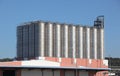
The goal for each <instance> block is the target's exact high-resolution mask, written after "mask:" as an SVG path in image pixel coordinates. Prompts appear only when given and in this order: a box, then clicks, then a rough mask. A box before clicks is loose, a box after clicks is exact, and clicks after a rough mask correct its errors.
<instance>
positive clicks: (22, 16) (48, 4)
mask: <svg viewBox="0 0 120 76" xmlns="http://www.w3.org/2000/svg"><path fill="white" fill-rule="evenodd" d="M99 15H104V16H105V56H112V57H120V0H0V58H5V57H15V56H16V27H17V26H18V25H20V24H21V23H24V22H29V21H35V20H44V21H52V22H61V23H64V22H65V23H73V24H83V25H90V26H92V25H93V21H94V20H95V18H96V17H97V16H99Z"/></svg>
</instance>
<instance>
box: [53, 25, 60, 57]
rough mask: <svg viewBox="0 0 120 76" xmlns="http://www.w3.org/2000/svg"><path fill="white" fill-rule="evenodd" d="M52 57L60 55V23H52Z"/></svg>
mask: <svg viewBox="0 0 120 76" xmlns="http://www.w3.org/2000/svg"><path fill="white" fill-rule="evenodd" d="M53 57H60V25H59V24H57V23H54V25H53Z"/></svg>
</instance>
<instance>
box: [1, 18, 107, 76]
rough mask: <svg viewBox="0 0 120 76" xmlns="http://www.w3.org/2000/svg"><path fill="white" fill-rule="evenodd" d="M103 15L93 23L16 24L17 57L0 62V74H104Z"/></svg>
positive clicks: (81, 75) (105, 63)
mask: <svg viewBox="0 0 120 76" xmlns="http://www.w3.org/2000/svg"><path fill="white" fill-rule="evenodd" d="M107 70H109V68H108V61H107V60H105V59H104V17H103V16H99V17H97V20H96V21H95V22H94V26H91V27H90V26H82V25H73V24H60V23H53V22H43V21H34V22H29V23H25V24H23V25H20V26H18V27H17V61H13V62H2V63H0V76H6V74H12V73H13V74H14V75H13V76H48V75H49V76H107V75H108V74H107Z"/></svg>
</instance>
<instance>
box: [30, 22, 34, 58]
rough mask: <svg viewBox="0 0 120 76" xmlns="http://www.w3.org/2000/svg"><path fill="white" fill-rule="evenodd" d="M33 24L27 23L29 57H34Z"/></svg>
mask: <svg viewBox="0 0 120 76" xmlns="http://www.w3.org/2000/svg"><path fill="white" fill-rule="evenodd" d="M34 30H35V26H34V23H31V24H30V25H29V58H33V57H35V50H34V49H35V45H34V43H35V39H34V38H35V32H34Z"/></svg>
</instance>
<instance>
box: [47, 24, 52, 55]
mask: <svg viewBox="0 0 120 76" xmlns="http://www.w3.org/2000/svg"><path fill="white" fill-rule="evenodd" d="M52 46H53V40H52V23H48V56H49V57H52V55H53V49H52Z"/></svg>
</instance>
